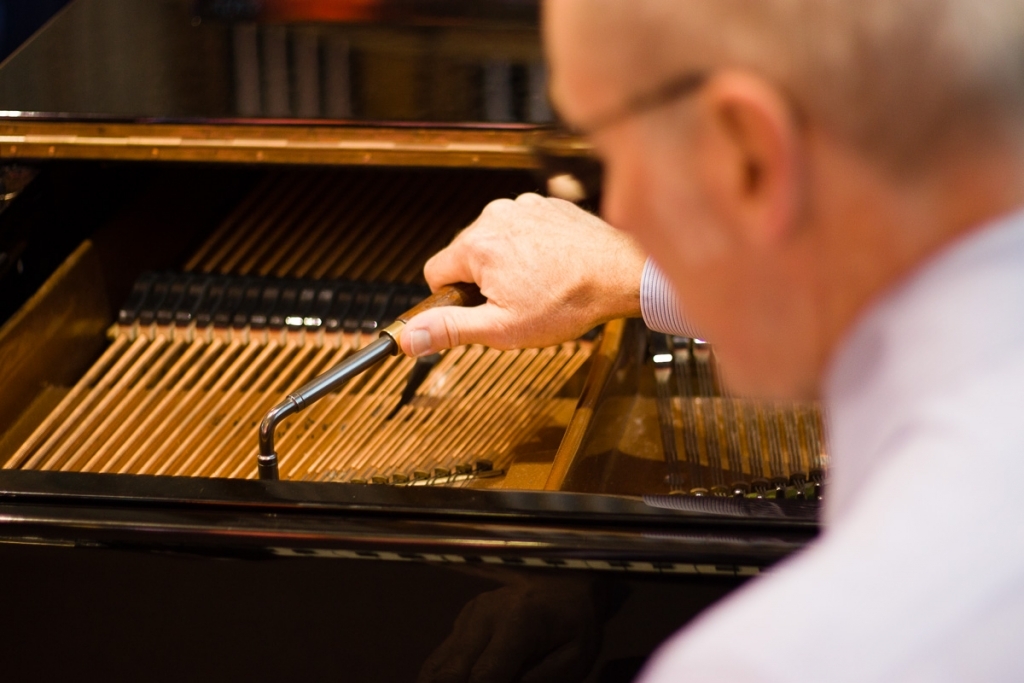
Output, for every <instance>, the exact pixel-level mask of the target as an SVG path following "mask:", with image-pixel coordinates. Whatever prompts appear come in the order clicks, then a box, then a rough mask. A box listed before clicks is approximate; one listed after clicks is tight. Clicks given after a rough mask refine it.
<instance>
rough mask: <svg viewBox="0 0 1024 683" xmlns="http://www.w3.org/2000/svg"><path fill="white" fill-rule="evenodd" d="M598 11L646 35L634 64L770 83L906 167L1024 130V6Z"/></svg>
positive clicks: (866, 0)
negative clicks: (967, 143) (734, 69)
mask: <svg viewBox="0 0 1024 683" xmlns="http://www.w3.org/2000/svg"><path fill="white" fill-rule="evenodd" d="M555 1H557V0H555ZM593 3H594V5H597V7H594V9H595V10H597V11H598V12H604V11H606V10H607V14H605V17H604V20H606V21H607V20H615V21H617V22H620V25H621V22H628V23H630V24H632V26H634V27H636V28H638V29H639V37H640V39H641V40H640V41H639V43H638V45H642V47H635V48H633V49H634V50H637V51H636V52H634V53H633V55H632V57H633V58H634V60H635V59H642V60H643V62H644V63H645V64H644V66H645V67H647V68H648V69H650V70H651V71H657V72H660V73H661V74H662V75H663V76H664V75H666V74H665V72H666V71H668V70H679V69H681V68H692V67H709V68H714V67H720V66H727V65H728V66H738V67H742V68H748V69H752V70H754V71H757V72H760V73H762V74H763V75H764V76H765V77H767V78H769V79H771V80H773V81H774V82H776V83H777V84H778V85H779V86H780V87H781V88H783V89H784V90H785V91H786V92H787V93H788V94H789V95H790V97H791V98H792V99H793V101H794V103H795V104H796V105H797V107H798V108H799V109H801V110H803V111H804V112H806V113H807V115H809V116H810V117H813V118H814V119H816V120H819V121H821V122H823V123H824V124H825V125H827V126H830V127H832V128H833V129H835V131H836V132H837V133H839V134H841V135H844V136H845V137H847V138H848V139H850V140H851V141H852V142H854V143H855V144H857V145H858V146H860V147H864V148H868V149H869V150H870V151H873V152H877V153H880V154H882V155H883V156H885V157H887V158H888V159H889V160H890V161H894V162H896V163H899V164H900V165H908V164H909V165H913V163H914V160H919V159H921V158H922V155H923V154H925V153H926V152H927V151H928V150H929V149H931V148H933V147H934V146H936V145H937V144H938V143H940V142H941V141H942V139H943V138H945V137H946V136H949V135H952V134H956V133H958V132H963V131H966V132H968V133H970V132H971V131H975V132H978V131H980V132H982V133H984V132H985V131H986V130H989V129H990V128H991V126H992V124H994V123H999V124H1006V123H1009V124H1011V125H1014V126H1021V127H1022V128H1024V0H593ZM631 42H632V41H631ZM639 50H642V52H640V51H639ZM1015 132H1018V131H1015Z"/></svg>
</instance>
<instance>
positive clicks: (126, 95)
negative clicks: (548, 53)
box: [0, 0, 552, 130]
mask: <svg viewBox="0 0 1024 683" xmlns="http://www.w3.org/2000/svg"><path fill="white" fill-rule="evenodd" d="M536 19H537V3H536V2H535V0H483V1H476V2H466V1H460V0H234V1H232V2H224V1H222V0H198V1H197V2H188V1H187V0H148V1H147V2H137V1H135V0H75V1H74V2H72V3H71V4H70V5H69V6H68V7H67V8H65V10H64V11H62V12H61V13H60V14H58V15H57V16H56V17H55V18H54V19H53V20H52V21H51V22H50V23H49V24H47V25H46V26H45V27H44V28H43V29H42V30H40V31H39V32H38V33H37V34H36V35H35V36H34V37H33V38H32V39H30V40H29V41H28V42H27V43H26V44H25V45H24V46H22V48H20V49H19V50H18V51H16V52H15V53H14V54H13V55H12V56H11V57H10V58H9V59H7V60H6V61H5V62H4V63H3V64H2V65H0V110H3V111H2V113H0V122H2V121H4V120H6V121H7V122H11V121H12V120H25V119H26V118H29V119H32V120H35V121H47V120H50V121H53V120H60V121H83V122H101V121H118V122H126V123H127V122H135V123H143V122H146V123H157V122H163V123H172V122H173V123H247V124H250V125H251V124H261V123H262V124H268V123H273V124H278V125H280V124H293V125H294V124H311V123H332V124H339V123H344V124H348V125H350V126H353V125H354V126H358V125H366V124H368V123H372V124H377V125H380V124H396V123H397V124H400V125H409V124H413V125H415V126H418V127H423V126H426V127H433V126H439V127H443V128H453V127H454V128H467V127H468V128H476V129H479V128H485V129H504V130H516V129H519V130H522V129H524V128H527V129H528V128H533V127H535V126H536V125H537V124H543V123H546V122H549V121H550V120H551V119H552V114H551V109H550V107H549V105H548V102H547V98H546V81H547V77H546V70H545V66H544V61H543V57H542V54H541V47H540V39H539V34H538V30H537V21H536Z"/></svg>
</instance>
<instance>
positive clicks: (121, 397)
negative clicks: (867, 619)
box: [0, 169, 824, 499]
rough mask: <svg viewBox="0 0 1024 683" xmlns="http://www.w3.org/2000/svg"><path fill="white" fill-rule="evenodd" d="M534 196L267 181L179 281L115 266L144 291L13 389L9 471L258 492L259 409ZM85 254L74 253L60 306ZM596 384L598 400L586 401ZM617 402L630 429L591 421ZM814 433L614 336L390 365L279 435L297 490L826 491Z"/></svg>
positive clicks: (398, 173) (658, 344)
mask: <svg viewBox="0 0 1024 683" xmlns="http://www.w3.org/2000/svg"><path fill="white" fill-rule="evenodd" d="M535 184H536V183H535V180H534V179H532V178H531V177H530V176H529V175H526V174H522V173H515V172H512V173H509V172H504V173H502V172H491V173H480V172H476V173H467V172H465V171H450V170H449V171H437V170H435V171H423V170H391V171H354V170H328V171H310V170H282V169H278V170H273V171H268V172H266V173H265V174H262V177H260V178H259V179H257V180H255V182H252V183H251V185H252V187H251V189H248V190H247V191H246V192H245V193H244V194H243V196H242V197H241V199H240V200H238V201H237V202H236V203H235V205H234V206H232V207H231V208H230V210H229V211H228V213H227V214H226V215H225V216H224V217H223V218H221V219H220V220H219V222H217V223H216V224H215V227H213V228H212V230H210V231H209V234H200V235H198V236H197V237H195V238H193V240H192V241H198V246H197V247H191V246H190V245H185V244H182V245H180V246H179V245H175V247H176V249H177V250H178V251H182V252H183V253H186V254H187V257H186V258H184V259H181V260H179V261H177V262H176V263H174V264H173V265H172V267H171V268H170V269H165V270H161V271H157V272H152V271H144V272H135V270H136V269H133V268H132V266H131V265H130V264H126V263H125V262H123V261H121V262H119V267H120V268H121V270H122V272H121V273H119V274H118V278H119V279H120V280H122V281H123V280H125V279H127V278H134V283H133V285H132V288H131V290H130V292H129V293H128V294H127V295H126V296H123V297H122V299H123V302H122V304H121V305H120V306H118V308H117V310H116V311H114V310H112V309H111V310H110V311H108V316H109V317H110V318H111V320H110V321H109V322H110V325H109V327H107V328H106V329H105V330H103V331H102V332H101V333H98V334H97V335H96V336H97V339H95V340H93V342H92V344H91V346H92V347H93V348H99V349H101V352H100V353H99V356H98V358H96V359H93V360H91V362H90V363H89V365H88V366H87V367H86V366H85V364H84V360H83V367H82V370H83V371H82V372H81V374H80V376H79V377H77V378H75V381H74V382H73V383H72V382H68V383H62V384H51V383H44V384H43V385H42V386H41V388H40V391H39V393H38V394H37V395H31V394H27V395H24V396H21V397H20V401H19V404H20V405H22V406H29V408H28V409H27V410H25V411H24V412H23V413H21V414H19V415H15V416H12V415H8V416H7V419H8V424H9V429H7V430H5V432H6V433H7V436H6V437H5V438H4V440H3V442H0V462H3V463H4V464H3V467H4V468H6V469H29V470H53V471H63V472H98V473H114V474H121V475H147V474H149V475H173V476H192V477H229V478H249V479H252V478H255V477H256V476H257V470H256V459H255V434H256V430H257V427H258V425H259V421H260V419H261V418H262V416H263V415H264V414H265V413H266V411H267V410H269V409H270V408H271V407H272V406H274V405H276V404H277V403H278V402H280V401H281V400H282V399H283V398H284V397H285V396H286V395H287V394H288V393H289V392H290V391H292V390H294V389H295V388H296V387H298V386H300V385H302V384H304V383H305V382H306V381H308V380H309V379H311V378H312V377H313V376H315V375H317V374H319V373H321V372H323V371H324V370H325V369H327V368H329V367H330V366H332V365H334V364H335V363H337V362H339V361H340V360H342V359H343V358H345V357H346V356H348V355H349V354H351V353H352V352H353V351H355V350H357V349H359V348H360V347H361V346H363V345H365V344H366V343H367V342H368V341H369V340H372V339H374V338H375V337H376V335H377V334H379V329H380V328H382V327H385V326H387V325H388V324H390V322H391V321H393V320H394V318H395V316H397V315H398V314H400V313H401V312H402V311H403V310H406V309H407V308H409V307H411V306H412V305H413V304H415V303H416V302H417V301H419V300H420V299H422V298H423V297H424V296H425V295H426V294H427V293H428V290H427V289H426V288H425V285H424V283H423V279H422V269H423V264H424V263H425V261H426V260H427V259H428V258H429V257H430V255H432V254H433V253H435V252H436V251H438V250H440V249H441V248H442V247H443V246H444V245H446V244H447V243H448V242H449V241H450V240H451V239H452V238H453V237H454V235H455V234H456V233H457V232H458V231H459V230H460V229H461V228H463V227H465V226H466V225H468V224H469V223H471V222H472V221H473V220H474V218H475V217H476V216H477V214H478V213H479V212H480V210H481V209H482V208H483V207H484V206H485V205H486V204H487V202H489V201H490V200H492V199H496V198H499V197H514V196H516V195H517V194H518V193H520V192H523V191H526V190H530V189H533V187H532V186H533V185H535ZM180 201H182V202H186V203H187V202H188V201H189V197H188V196H182V197H181V198H180ZM136 220H139V221H143V224H140V225H135V226H133V227H134V228H135V234H136V235H137V238H141V243H140V244H139V245H138V246H137V248H139V249H146V248H147V247H146V244H145V230H143V229H142V228H144V221H145V220H146V217H145V216H144V215H143V216H138V217H137V218H136ZM171 239H172V241H173V239H174V238H173V237H172V238H171ZM121 242H122V244H121V247H122V248H125V247H126V246H127V245H125V244H124V243H123V240H121ZM93 248H94V247H93V246H92V245H91V243H90V242H86V243H84V244H83V246H82V247H80V248H79V249H78V250H77V251H76V252H75V253H74V254H73V255H72V256H71V257H70V260H69V262H68V263H67V264H66V265H67V267H66V268H65V269H63V270H62V271H61V272H60V273H58V274H57V275H56V276H55V277H56V278H57V280H56V281H54V282H53V283H52V284H51V287H50V288H49V290H47V292H49V293H51V296H59V295H60V292H61V291H62V289H63V287H62V282H61V279H62V278H71V279H74V278H75V277H76V276H77V272H78V271H79V270H81V269H82V268H83V267H85V264H86V263H88V262H89V260H90V253H91V250H92V249H93ZM161 248H164V249H166V248H167V247H166V245H165V246H162V247H161ZM125 271H127V272H125ZM87 286H90V287H92V288H94V289H100V288H101V287H102V282H101V281H100V279H98V278H97V279H92V280H91V281H90V282H89V283H88V284H87ZM47 292H44V293H43V295H44V296H45V295H46V294H47ZM94 297H95V298H100V293H99V292H96V293H94ZM34 304H35V306H36V307H45V306H46V303H45V302H44V301H38V300H37V301H35V302H34ZM26 313H27V314H29V315H30V314H31V311H26ZM69 316H70V317H69V319H66V320H64V321H63V323H62V324H64V325H68V326H76V325H78V324H79V321H77V320H75V318H74V316H75V312H74V311H72V312H69ZM101 336H103V337H105V339H100V337H101ZM24 341H25V340H23V339H21V340H19V343H24ZM644 342H646V345H647V348H646V349H640V350H639V351H635V350H633V349H631V348H630V347H632V346H636V345H637V344H642V343H644ZM74 343H75V344H80V343H81V342H80V341H79V340H76V341H75V342H74ZM602 349H603V351H602ZM56 352H58V353H62V354H64V353H67V354H73V353H74V352H73V351H70V350H59V349H58V350H56ZM595 353H603V355H604V356H605V361H604V362H600V363H595V362H593V356H594V354H595ZM613 356H614V357H613ZM609 362H611V363H612V364H616V365H618V366H620V368H621V369H620V370H619V373H618V374H622V373H623V372H625V373H626V374H627V375H628V376H629V383H630V384H635V387H631V388H630V389H629V390H627V391H629V392H631V393H632V398H631V399H626V400H627V401H629V400H631V403H628V404H626V403H623V397H622V396H613V394H616V393H617V389H618V387H616V389H611V388H609V387H608V386H606V385H607V383H608V374H609V373H608V369H609ZM652 379H653V382H652V381H651V380H652ZM613 384H617V383H613ZM588 387H590V388H591V391H590V394H591V395H594V396H596V399H595V400H594V401H592V402H585V403H580V401H579V399H580V396H581V395H583V394H585V393H587V391H588ZM627 395H629V394H628V393H627ZM607 402H612V403H615V404H616V407H615V409H614V412H615V413H617V414H619V415H620V416H621V417H622V418H624V419H619V420H614V419H603V418H597V419H595V418H594V416H593V410H594V409H598V410H599V411H601V410H602V409H603V411H604V412H608V411H609V408H604V407H603V404H604V403H607ZM591 403H592V404H593V405H591ZM12 417H14V418H15V419H14V421H13V422H11V418H12ZM611 417H612V416H609V418H611ZM574 420H575V424H574V431H573V434H576V433H578V432H579V431H580V429H585V428H587V427H588V426H590V425H591V424H593V425H598V424H599V425H601V427H600V429H598V430H596V431H595V430H591V433H589V434H587V435H586V438H584V439H578V440H577V443H568V442H567V439H566V434H567V428H568V427H569V426H570V424H573V422H574ZM618 423H621V424H618ZM608 430H612V431H613V432H617V433H613V434H610V435H609V434H608V433H607V432H608ZM573 434H570V435H569V436H570V440H571V439H572V436H573ZM820 434H821V430H820V420H819V418H818V415H817V413H816V411H815V409H814V407H813V406H798V405H794V406H775V405H766V404H763V403H758V402H752V401H743V400H740V399H735V398H729V397H724V396H723V394H722V391H721V388H720V381H719V378H718V373H717V370H716V367H715V363H714V353H713V351H712V349H711V347H710V346H709V345H708V344H706V343H705V342H703V341H701V340H689V339H678V338H677V339H671V338H665V337H664V336H663V335H656V334H650V333H646V331H643V330H641V329H640V328H639V326H638V325H636V324H633V325H626V324H623V323H615V324H611V325H608V326H607V327H606V329H604V330H595V331H594V332H593V333H592V334H591V335H588V337H587V338H584V339H579V340H575V341H571V342H566V343H564V344H562V345H560V346H555V347H549V348H546V349H526V350H516V351H497V350H494V349H488V348H483V347H480V346H470V347H460V348H456V349H454V350H452V351H449V352H447V353H444V354H439V355H437V356H434V357H429V358H426V359H421V360H418V361H417V360H413V359H409V358H406V357H404V356H397V357H393V358H391V359H389V360H387V361H386V362H385V363H383V364H382V365H381V366H379V367H377V368H374V369H373V370H371V371H370V372H367V373H365V374H364V375H362V376H360V377H358V378H356V379H355V380H354V381H352V382H350V383H348V384H347V385H346V386H344V387H343V388H342V390H340V391H338V392H336V393H335V394H334V395H332V396H331V397H329V398H328V399H327V400H324V401H321V402H320V403H318V404H316V405H314V406H313V407H312V408H310V409H309V410H307V411H305V412H303V413H302V414H300V415H297V416H295V417H293V418H291V419H290V420H288V421H287V422H286V423H285V424H284V425H283V426H282V428H281V430H280V432H279V441H278V443H279V447H280V449H281V452H282V462H281V471H282V477H283V478H285V479H290V480H300V481H316V482H353V483H375V484H392V485H407V486H463V487H464V486H469V487H503V488H545V487H548V486H549V485H551V486H552V487H557V488H559V489H562V490H585V491H586V490H589V491H612V492H616V493H629V494H633V495H643V494H660V493H684V494H692V495H715V496H760V497H765V496H768V497H774V496H777V495H778V496H786V495H788V496H790V497H799V498H813V499H816V498H817V497H818V495H819V493H820V484H821V477H822V471H823V462H824V453H823V449H822V439H821V436H820ZM563 445H564V447H562V448H560V447H561V446H563ZM556 459H557V460H558V465H557V468H558V469H560V470H564V476H563V475H562V474H560V473H559V472H558V471H556V472H555V473H554V476H552V469H553V468H555V461H556ZM816 487H817V488H816Z"/></svg>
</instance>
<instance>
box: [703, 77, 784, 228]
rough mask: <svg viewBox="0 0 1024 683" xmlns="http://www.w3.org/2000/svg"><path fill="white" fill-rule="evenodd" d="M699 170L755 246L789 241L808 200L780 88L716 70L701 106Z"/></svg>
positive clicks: (717, 206) (709, 192)
mask: <svg viewBox="0 0 1024 683" xmlns="http://www.w3.org/2000/svg"><path fill="white" fill-rule="evenodd" d="M696 106H697V108H698V112H697V113H698V115H699V121H700V125H699V129H698V130H699V132H698V135H697V140H696V143H695V152H696V155H697V159H696V162H697V170H698V173H699V174H700V176H699V177H700V181H699V182H701V183H702V189H703V190H704V193H705V196H706V197H707V198H708V200H709V202H710V204H711V208H712V209H713V210H714V211H715V212H716V213H718V215H719V216H721V218H722V219H723V221H724V223H725V224H727V225H729V226H732V228H733V231H734V235H733V238H734V239H739V240H741V241H744V242H746V243H748V244H749V245H751V246H769V245H773V244H777V243H779V242H781V241H784V240H786V239H787V238H788V237H789V236H790V235H791V234H792V233H793V231H794V230H795V228H796V225H797V220H798V218H799V214H800V207H801V204H802V201H803V198H802V176H803V160H802V149H801V147H802V144H801V136H800V126H799V123H798V121H797V119H796V116H795V115H794V111H793V109H792V107H791V105H790V104H789V102H787V100H786V99H785V97H784V96H783V95H782V93H780V92H779V90H778V89H777V88H775V87H774V86H773V85H771V84H770V83H769V82H768V81H766V80H764V79H763V78H761V77H760V76H757V75H755V74H751V73H748V72H744V71H739V70H726V71H721V72H716V73H715V74H714V75H713V76H712V78H711V79H710V80H709V81H708V83H707V85H706V86H705V87H704V89H703V90H702V92H701V95H700V97H699V99H698V103H697V104H696Z"/></svg>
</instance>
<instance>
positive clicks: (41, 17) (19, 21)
mask: <svg viewBox="0 0 1024 683" xmlns="http://www.w3.org/2000/svg"><path fill="white" fill-rule="evenodd" d="M68 1H69V0H0V61H2V60H4V59H7V56H8V55H9V54H11V53H12V52H14V51H15V50H16V49H17V48H18V46H19V45H21V44H22V43H24V42H25V41H26V40H28V38H29V36H31V35H32V34H33V33H35V32H36V31H37V30H39V27H40V26H42V25H43V24H45V23H46V22H47V20H48V19H49V18H50V17H52V16H53V15H54V14H56V13H57V12H58V11H59V10H60V9H61V8H62V7H64V5H66V4H68Z"/></svg>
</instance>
